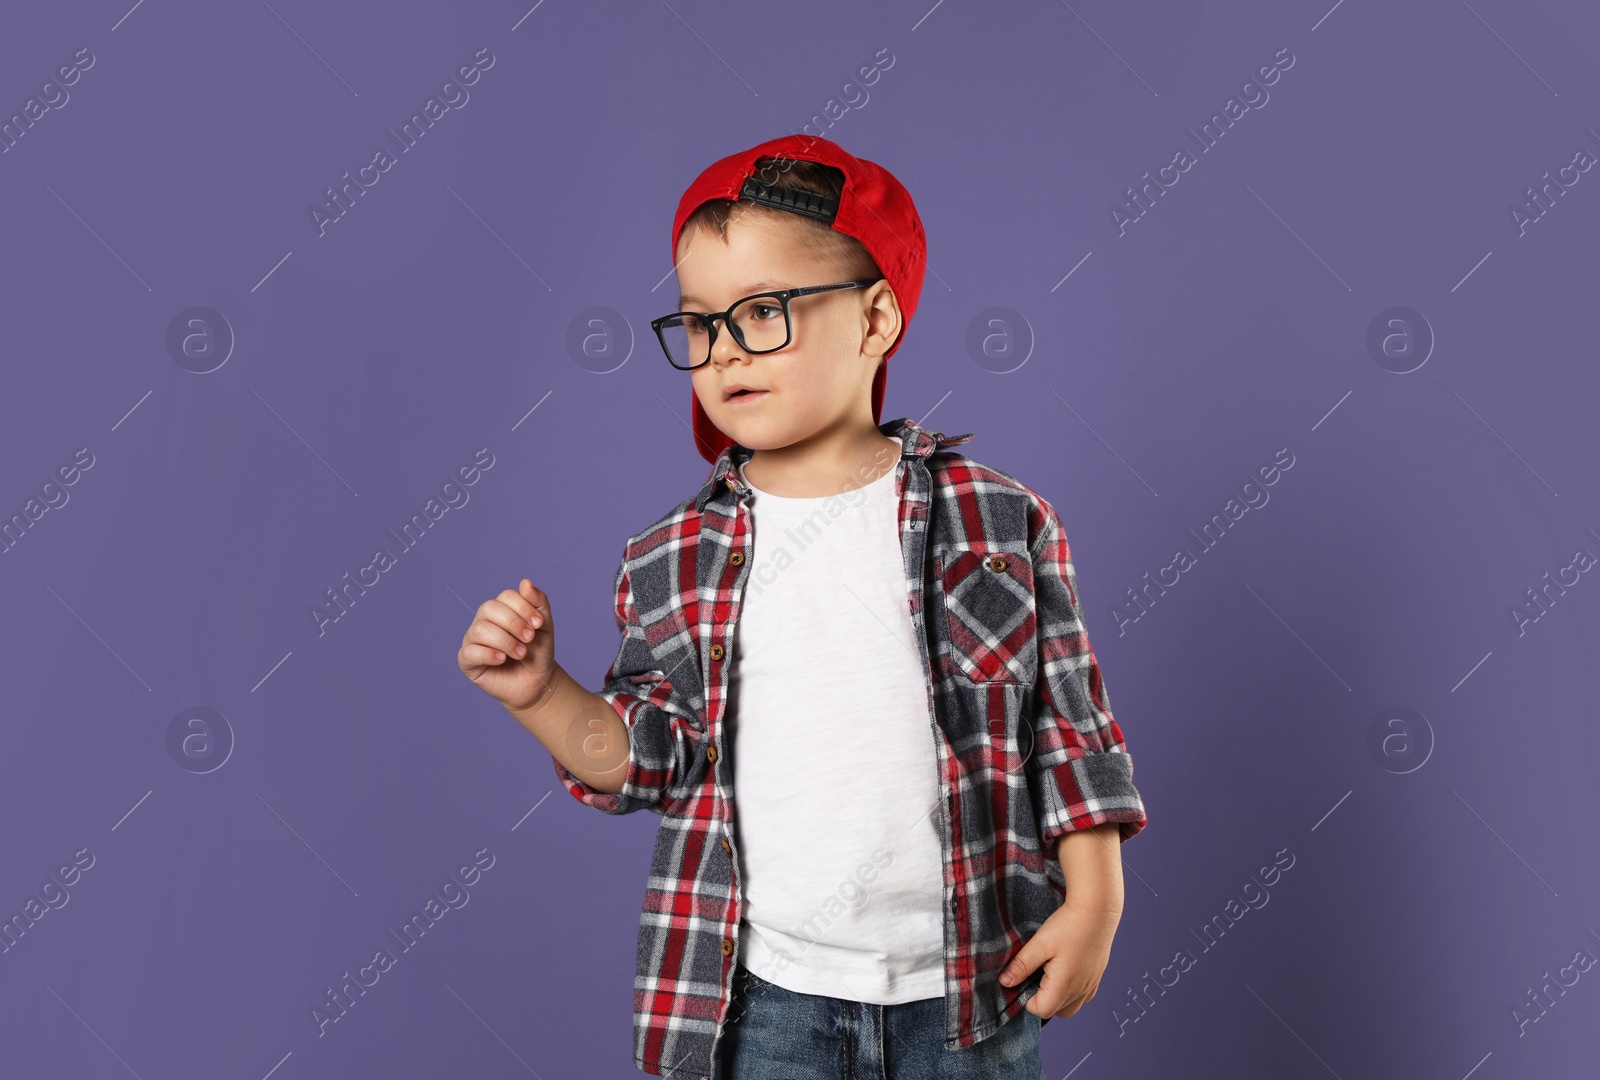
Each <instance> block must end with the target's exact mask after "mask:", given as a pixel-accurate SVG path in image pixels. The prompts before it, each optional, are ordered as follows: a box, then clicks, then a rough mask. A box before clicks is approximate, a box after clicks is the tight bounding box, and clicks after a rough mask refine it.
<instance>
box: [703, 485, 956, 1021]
mask: <svg viewBox="0 0 1600 1080" xmlns="http://www.w3.org/2000/svg"><path fill="white" fill-rule="evenodd" d="M903 468H904V464H903V463H901V464H898V465H897V466H896V467H895V468H894V469H890V470H889V471H888V472H886V473H884V474H883V475H882V476H881V477H879V478H878V479H877V480H875V481H873V482H872V483H870V484H867V485H865V486H863V487H859V488H856V489H855V490H853V491H847V492H843V493H842V494H839V495H828V496H822V497H818V498H803V499H801V498H784V497H781V496H778V495H773V494H771V493H769V492H765V491H761V490H760V489H755V492H754V494H753V496H752V498H751V502H750V506H751V510H752V519H753V535H752V545H751V566H750V573H749V576H748V577H747V579H746V584H745V589H744V598H743V605H742V608H741V610H740V614H739V622H738V625H737V626H736V627H735V637H734V647H733V650H732V656H733V660H732V667H731V668H730V675H729V678H730V684H729V693H730V697H729V706H730V708H729V715H730V716H732V717H733V722H732V730H733V735H732V747H733V755H734V757H733V774H734V801H735V805H736V806H737V808H738V810H737V812H738V820H737V821H736V823H735V826H736V830H737V836H738V838H739V847H738V852H739V858H740V870H741V877H742V879H743V883H744V914H743V918H742V922H741V927H740V940H741V942H742V943H743V952H742V954H741V956H740V958H739V962H740V963H742V964H743V965H744V966H745V967H747V968H749V969H750V970H751V971H753V972H755V973H756V974H757V975H759V976H760V977H761V978H763V979H765V980H767V981H768V982H771V983H775V984H777V985H778V986H781V987H783V988H784V989H786V990H792V991H795V992H797V993H803V994H820V995H825V996H828V997H836V998H844V999H847V1000H852V1001H864V1002H870V1003H873V1004H878V1005H895V1004H899V1003H902V1002H906V1001H918V1000H921V999H924V998H933V997H942V996H943V994H944V911H943V903H942V898H943V895H944V873H943V865H942V860H943V852H942V849H941V846H940V842H939V806H938V802H939V799H941V798H942V797H943V789H942V785H941V783H940V781H939V775H938V759H937V757H936V754H935V750H934V735H933V728H932V723H933V722H932V720H931V719H930V717H929V711H930V710H929V701H928V690H927V684H926V682H925V679H924V674H923V668H922V659H921V655H920V654H919V652H918V651H917V642H916V631H915V629H914V627H913V625H912V622H911V609H910V606H909V604H908V602H907V599H906V579H905V569H904V561H903V556H902V555H901V551H900V528H899V522H898V514H899V500H898V498H897V496H896V483H897V479H898V475H899V473H900V471H901V470H902V469H903ZM741 475H743V470H742V467H741ZM745 482H746V483H749V480H748V478H746V480H745ZM751 487H752V488H754V487H755V485H753V484H752V485H751Z"/></svg>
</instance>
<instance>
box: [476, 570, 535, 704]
mask: <svg viewBox="0 0 1600 1080" xmlns="http://www.w3.org/2000/svg"><path fill="white" fill-rule="evenodd" d="M508 659H509V660H510V661H511V662H510V663H507V660H508ZM456 663H457V664H458V665H459V666H460V668H461V673H462V674H463V675H465V676H466V677H467V678H469V679H471V680H472V681H473V682H474V683H476V684H477V685H478V686H479V687H480V688H481V689H482V690H483V691H484V693H486V694H489V695H490V696H491V697H494V698H497V699H499V701H500V703H501V704H503V705H504V706H505V707H506V708H508V709H526V708H528V707H529V706H531V705H533V703H534V702H536V701H538V700H539V698H540V697H541V696H542V695H543V694H544V692H545V690H546V689H548V688H549V686H550V683H551V675H552V674H553V673H554V671H555V666H556V638H555V627H554V624H553V622H552V620H551V617H550V598H549V597H548V596H546V595H545V594H544V592H543V591H542V590H540V589H536V588H534V586H533V582H531V581H529V580H528V579H527V578H523V579H522V581H521V582H519V583H518V585H517V588H516V589H515V590H511V589H506V590H504V591H502V592H501V593H500V595H499V596H497V597H495V598H494V599H492V600H485V601H484V602H483V604H482V606H481V607H479V608H478V612H477V618H475V619H473V620H472V625H471V626H468V627H467V632H466V635H465V636H464V637H463V638H462V639H461V651H460V652H458V653H457V654H456Z"/></svg>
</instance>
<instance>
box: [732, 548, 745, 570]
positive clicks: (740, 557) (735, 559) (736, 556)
mask: <svg viewBox="0 0 1600 1080" xmlns="http://www.w3.org/2000/svg"><path fill="white" fill-rule="evenodd" d="M728 561H729V562H731V563H732V564H733V565H735V566H740V565H742V564H743V563H744V552H742V551H735V552H734V553H733V554H732V555H729V556H728Z"/></svg>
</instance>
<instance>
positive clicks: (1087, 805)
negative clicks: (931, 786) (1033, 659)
mask: <svg viewBox="0 0 1600 1080" xmlns="http://www.w3.org/2000/svg"><path fill="white" fill-rule="evenodd" d="M1030 531H1036V533H1037V535H1036V536H1035V537H1034V539H1033V542H1032V544H1031V545H1030V548H1029V555H1030V557H1031V559H1032V561H1033V588H1034V600H1035V608H1036V612H1037V628H1036V631H1035V646H1036V648H1037V649H1038V660H1039V663H1038V682H1037V686H1036V689H1035V696H1034V708H1033V736H1034V743H1033V750H1032V753H1031V754H1030V755H1029V757H1028V759H1027V763H1026V766H1025V767H1026V769H1027V776H1028V785H1029V791H1030V793H1031V794H1032V796H1033V800H1034V807H1035V809H1036V810H1037V813H1038V819H1039V836H1040V841H1041V844H1042V847H1043V850H1044V854H1045V857H1046V859H1047V860H1053V859H1054V858H1055V853H1056V846H1057V841H1059V839H1060V838H1061V837H1062V836H1063V835H1065V834H1066V833H1069V832H1074V831H1076V830H1079V829H1090V828H1093V827H1094V826H1096V825H1103V824H1105V823H1107V822H1111V821H1115V822H1118V823H1119V830H1118V831H1119V833H1120V836H1121V839H1122V840H1128V839H1130V838H1132V837H1133V836H1135V835H1136V834H1137V833H1139V832H1140V831H1141V830H1142V829H1143V828H1144V827H1145V825H1146V824H1147V823H1148V820H1149V819H1148V817H1147V816H1146V814H1145V808H1144V801H1143V800H1142V799H1141V798H1140V797H1139V790H1138V788H1136V787H1134V785H1133V758H1132V757H1131V756H1130V755H1129V754H1128V750H1127V745H1126V743H1125V741H1124V740H1123V737H1122V729H1121V728H1120V727H1119V726H1118V725H1117V721H1116V719H1115V718H1114V717H1113V716H1112V715H1111V704H1110V700H1109V699H1108V698H1107V696H1106V687H1105V683H1104V681H1103V680H1102V679H1101V677H1100V665H1099V664H1098V663H1097V662H1096V661H1095V657H1094V650H1093V649H1092V648H1091V647H1090V645H1089V634H1088V631H1087V630H1086V629H1085V628H1084V622H1083V607H1082V605H1081V604H1080V603H1079V597H1078V579H1077V574H1076V572H1075V571H1074V569H1073V566H1072V552H1071V550H1070V549H1069V548H1068V546H1067V538H1066V534H1065V532H1064V531H1063V530H1062V528H1061V521H1060V519H1059V518H1058V517H1057V516H1056V512H1055V509H1054V508H1053V507H1051V506H1050V504H1049V503H1047V502H1045V501H1044V500H1043V499H1040V500H1038V506H1037V508H1036V510H1035V514H1034V522H1033V525H1032V526H1031V527H1030Z"/></svg>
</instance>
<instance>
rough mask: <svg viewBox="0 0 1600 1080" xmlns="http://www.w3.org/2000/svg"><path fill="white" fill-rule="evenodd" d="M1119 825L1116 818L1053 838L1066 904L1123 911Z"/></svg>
mask: <svg viewBox="0 0 1600 1080" xmlns="http://www.w3.org/2000/svg"><path fill="white" fill-rule="evenodd" d="M1120 829H1121V826H1120V825H1119V824H1118V823H1117V822H1115V821H1108V822H1106V823H1105V824H1103V825H1096V826H1095V827H1094V828H1092V829H1079V830H1077V831H1075V832H1069V833H1067V834H1066V835H1064V836H1062V837H1061V838H1060V839H1059V840H1058V841H1056V857H1057V859H1058V860H1059V861H1060V863H1061V876H1062V877H1064V878H1066V881H1067V898H1066V900H1065V901H1064V903H1065V904H1067V905H1070V906H1072V907H1077V908H1084V909H1086V910H1093V911H1106V912H1117V913H1120V912H1121V911H1122V851H1121V847H1122V839H1121V832H1120Z"/></svg>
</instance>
